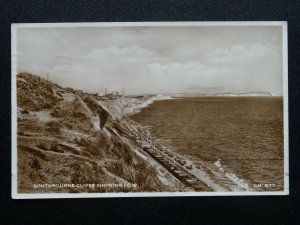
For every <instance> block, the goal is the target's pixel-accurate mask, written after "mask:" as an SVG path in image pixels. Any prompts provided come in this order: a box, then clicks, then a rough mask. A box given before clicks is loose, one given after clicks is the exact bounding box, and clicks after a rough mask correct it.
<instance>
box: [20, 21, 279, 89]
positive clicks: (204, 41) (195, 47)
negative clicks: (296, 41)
mask: <svg viewBox="0 0 300 225" xmlns="http://www.w3.org/2000/svg"><path fill="white" fill-rule="evenodd" d="M255 31H256V32H255ZM220 34H222V35H220ZM270 37H271V38H270ZM280 49H281V32H280V30H278V29H277V30H276V29H273V28H264V29H261V28H253V27H252V28H251V29H250V28H249V29H246V28H243V29H239V28H234V29H233V28H224V27H221V28H220V27H215V28H209V27H200V28H199V27H198V28H197V27H190V28H188V27H176V28H175V27H173V28H167V27H163V28H162V27H148V28H137V27H131V28H120V27H115V28H97V29H96V28H84V29H83V28H80V29H79V28H68V29H62V28H60V29H55V28H53V29H50V28H48V29H21V30H20V31H18V52H17V54H18V60H17V62H18V71H24V70H26V71H29V72H33V73H36V74H41V75H42V76H45V75H46V74H47V73H49V74H50V77H51V79H53V81H54V82H58V83H59V84H61V85H63V86H73V87H76V88H79V89H85V90H86V91H90V92H98V91H101V90H104V89H108V90H119V91H120V89H121V88H122V87H126V88H127V89H128V90H130V93H140V92H141V90H142V91H143V92H144V93H146V92H148V93H163V92H186V91H196V90H200V89H202V90H212V89H210V87H219V90H220V91H240V92H248V91H272V92H275V93H276V94H281V92H282V82H281V80H282V72H281V71H282V58H281V53H280ZM191 86H192V87H194V88H193V89H189V88H188V87H191ZM213 90H216V88H213Z"/></svg>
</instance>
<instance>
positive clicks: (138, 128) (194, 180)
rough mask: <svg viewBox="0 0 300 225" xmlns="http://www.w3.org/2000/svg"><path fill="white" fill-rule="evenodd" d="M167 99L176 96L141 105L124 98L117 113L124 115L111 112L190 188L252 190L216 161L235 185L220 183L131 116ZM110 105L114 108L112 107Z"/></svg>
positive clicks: (147, 152)
mask: <svg viewBox="0 0 300 225" xmlns="http://www.w3.org/2000/svg"><path fill="white" fill-rule="evenodd" d="M167 99H176V98H172V97H161V96H160V97H156V96H155V97H150V98H146V99H143V100H140V101H139V102H138V103H139V104H137V102H136V101H135V100H133V102H132V103H133V104H131V103H130V101H132V98H128V99H127V101H128V102H127V103H126V104H124V103H125V102H124V97H123V99H122V100H121V102H122V103H123V105H124V106H125V110H123V111H122V110H121V111H120V110H117V112H118V113H120V112H123V114H122V115H121V116H120V114H116V110H115V111H111V112H110V113H112V115H114V116H116V118H117V119H122V121H123V122H122V123H126V124H127V129H128V130H129V132H130V134H131V135H132V136H133V137H134V139H135V141H137V142H138V143H139V144H140V145H141V147H142V149H143V153H146V154H148V155H149V156H150V157H151V158H152V159H153V160H155V161H157V162H158V163H159V164H160V165H161V166H162V167H163V168H164V169H166V170H168V171H169V172H170V173H171V174H172V175H173V176H174V177H176V178H177V179H178V180H179V181H180V182H182V183H183V184H184V185H186V186H188V187H190V188H193V187H194V189H195V190H196V191H197V189H201V191H203V190H205V191H217V192H224V191H225V192H226V191H236V190H238V191H251V189H250V188H249V185H248V184H247V183H246V182H245V181H244V180H243V179H240V178H238V177H237V176H236V175H235V174H232V173H229V172H225V171H224V169H223V168H222V166H221V164H219V165H216V163H215V164H214V165H213V166H215V167H216V170H217V171H221V173H222V174H221V176H223V178H224V177H226V178H227V179H229V181H230V182H231V183H232V185H231V186H236V187H235V188H232V189H231V188H230V187H226V186H222V185H219V184H218V183H216V182H215V180H214V179H213V178H211V177H210V176H209V175H208V173H207V172H208V171H206V170H205V169H204V166H203V165H197V164H199V163H195V162H194V161H193V160H191V159H188V158H186V157H184V156H182V155H180V154H178V153H176V152H175V151H174V150H172V149H170V148H169V147H168V146H167V145H160V144H156V143H157V142H156V140H155V139H156V138H155V137H153V136H152V135H151V133H150V131H149V130H148V129H147V128H146V127H144V126H142V125H141V124H139V123H137V122H136V121H134V122H133V121H132V119H130V118H128V117H129V116H131V115H133V114H136V113H139V112H140V110H141V109H142V108H145V107H148V106H149V105H151V104H152V103H153V102H154V101H159V100H167ZM117 102H120V100H119V101H117ZM114 103H115V102H114ZM128 105H129V107H128ZM106 106H107V105H106ZM119 106H120V105H119ZM126 107H127V108H126ZM108 108H110V109H112V107H108ZM117 108H118V107H117ZM124 121H125V122H124ZM128 127H129V128H128ZM133 127H134V129H133ZM196 184H197V185H196ZM200 187H201V188H200Z"/></svg>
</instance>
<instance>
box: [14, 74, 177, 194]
mask: <svg viewBox="0 0 300 225" xmlns="http://www.w3.org/2000/svg"><path fill="white" fill-rule="evenodd" d="M152 101H153V99H152V98H146V97H140V98H125V97H117V98H115V99H106V98H105V97H101V99H99V98H97V97H95V96H93V95H91V94H88V93H85V92H83V91H79V90H74V89H72V88H63V87H60V86H58V85H56V84H54V83H51V82H49V81H46V80H44V79H42V78H40V77H37V76H34V75H32V74H29V73H20V74H18V75H17V106H18V112H17V126H18V127H17V169H18V174H17V180H18V192H19V193H41V192H55V193H64V192H97V193H98V192H99V193H102V192H148V191H176V190H179V186H180V185H179V182H178V181H177V180H176V179H174V177H172V176H171V175H170V174H169V173H167V172H166V171H163V169H162V168H161V167H160V166H159V165H158V164H157V163H156V162H155V161H153V160H152V159H151V158H149V156H147V155H146V154H145V153H143V151H140V150H141V148H142V146H140V144H139V143H138V142H137V141H136V140H135V139H134V138H133V137H132V136H130V132H129V129H136V130H138V129H140V127H139V125H138V124H136V123H134V122H133V121H131V120H129V119H128V118H127V117H126V115H129V114H131V113H135V112H136V110H138V108H139V107H145V106H146V105H147V104H150V103H151V102H152ZM101 107H102V108H103V109H104V110H105V111H106V112H107V118H106V119H107V121H106V123H105V126H104V127H103V129H102V130H101V129H100V128H99V123H100V119H99V115H98V114H99V108H101ZM43 184H75V185H76V184H81V185H77V187H76V186H74V185H73V186H72V185H69V186H66V187H63V186H56V187H51V188H47V187H45V186H43ZM86 184H99V185H98V186H97V185H96V186H94V187H93V186H87V185H86ZM103 184H123V185H119V186H118V185H115V186H113V187H107V186H105V185H103ZM180 190H182V187H181V188H180Z"/></svg>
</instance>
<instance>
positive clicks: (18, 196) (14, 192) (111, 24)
mask: <svg viewBox="0 0 300 225" xmlns="http://www.w3.org/2000/svg"><path fill="white" fill-rule="evenodd" d="M135 26H167V27H171V26H281V27H282V58H283V102H284V191H276V192H275V191H273V192H141V193H76V194H72V193H42V194H19V193H18V192H17V101H16V100H17V99H16V91H17V89H16V72H17V54H16V50H17V41H16V36H17V30H18V29H19V28H46V27H47V28H49V27H50V28H51V27H53V28H63V27H135ZM287 49H288V48H287V22H285V21H254V22H234V21H230V22H101V23H34V24H33V23H18V24H12V25H11V63H12V65H11V67H12V71H11V72H12V74H11V120H12V124H11V125H12V126H11V129H12V134H11V136H12V143H11V144H12V152H11V156H12V160H11V163H12V166H11V168H12V193H11V195H12V198H13V199H49V198H99V197H100V198H107V197H109V198H111V197H167V196H168V197H183V196H262V195H263V196H265V195H288V194H289V150H288V148H289V138H288V137H289V135H288V131H289V129H288V64H287V63H288V62H287V60H288V57H287V56H288V55H287V54H288V52H287Z"/></svg>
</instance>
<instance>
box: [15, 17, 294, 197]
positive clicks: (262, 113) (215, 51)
mask: <svg viewBox="0 0 300 225" xmlns="http://www.w3.org/2000/svg"><path fill="white" fill-rule="evenodd" d="M11 31H12V39H11V40H12V42H11V44H12V75H11V76H12V79H11V81H12V92H11V96H12V112H11V113H12V197H13V198H16V199H26V198H80V197H151V196H215V195H221V196H227V195H287V194H289V166H288V88H287V82H288V74H287V24H286V22H147V23H145V22H138V23H136V22H135V23H124V22H122V23H48V24H39V23H36V24H34V23H28V24H12V27H11Z"/></svg>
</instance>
